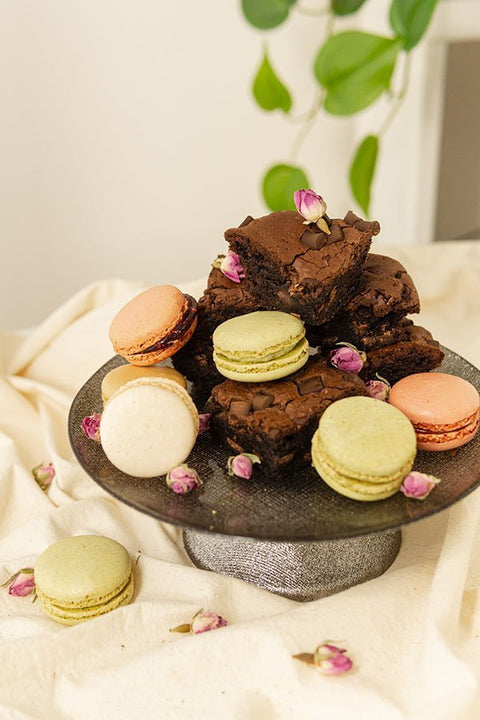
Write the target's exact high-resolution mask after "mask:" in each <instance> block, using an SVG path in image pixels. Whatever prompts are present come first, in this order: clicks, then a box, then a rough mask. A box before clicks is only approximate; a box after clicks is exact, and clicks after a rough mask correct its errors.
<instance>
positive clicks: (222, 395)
mask: <svg viewBox="0 0 480 720" xmlns="http://www.w3.org/2000/svg"><path fill="white" fill-rule="evenodd" d="M366 394H367V393H366V390H365V385H364V383H363V381H362V380H361V379H360V378H359V377H358V376H357V375H355V374H353V373H344V372H341V371H340V370H337V369H336V368H334V367H332V366H331V365H329V364H328V363H327V361H326V360H325V359H323V358H322V357H320V356H319V355H314V356H312V357H310V359H309V360H308V362H307V364H306V365H305V366H304V367H303V368H302V369H301V370H298V371H297V372H296V373H293V375H290V376H288V377H286V378H283V379H282V380H275V381H272V382H264V383H240V382H235V381H233V380H226V381H224V382H222V383H221V384H220V385H217V386H216V387H215V388H214V389H213V391H212V399H211V413H212V429H213V431H214V432H216V433H217V434H218V435H219V437H220V438H221V439H222V440H224V441H226V442H227V443H228V445H230V447H231V448H232V450H233V451H234V452H249V453H254V454H256V455H258V456H259V458H260V460H261V468H262V470H263V472H265V473H266V474H268V475H275V474H277V473H278V472H279V471H281V470H284V469H286V468H288V467H289V466H290V465H291V464H292V463H295V464H298V463H307V462H309V461H310V443H311V439H312V436H313V433H314V432H315V430H316V429H317V426H318V420H319V418H320V416H321V415H322V413H323V412H324V411H325V410H326V408H327V407H328V406H329V405H330V404H331V403H332V402H334V401H335V400H340V399H341V398H344V397H349V396H350V395H366Z"/></svg>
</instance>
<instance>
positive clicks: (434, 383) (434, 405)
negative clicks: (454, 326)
mask: <svg viewBox="0 0 480 720" xmlns="http://www.w3.org/2000/svg"><path fill="white" fill-rule="evenodd" d="M389 402H390V403H391V404H392V405H394V406H395V407H396V408H398V410H401V411H402V412H403V413H404V414H405V415H406V416H407V417H408V419H409V420H410V422H411V423H412V425H413V427H414V429H415V433H416V436H417V446H418V449H419V450H434V451H436V450H454V449H455V448H458V447H460V446H461V445H465V444H466V443H467V442H469V441H470V440H472V439H473V437H474V436H475V434H476V432H477V430H478V421H479V420H478V418H479V409H480V398H479V395H478V392H477V390H476V388H474V386H473V385H472V384H471V383H469V382H468V381H467V380H464V379H463V378H460V377H457V376H456V375H448V374H447V373H437V372H435V373H417V374H415V375H409V376H408V377H405V378H403V379H402V380H399V381H398V382H397V383H395V385H394V386H393V387H392V389H391V391H390V396H389Z"/></svg>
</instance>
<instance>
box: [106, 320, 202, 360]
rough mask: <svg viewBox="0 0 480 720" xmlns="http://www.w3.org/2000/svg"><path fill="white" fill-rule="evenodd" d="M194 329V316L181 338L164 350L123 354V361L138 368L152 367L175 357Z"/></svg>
mask: <svg viewBox="0 0 480 720" xmlns="http://www.w3.org/2000/svg"><path fill="white" fill-rule="evenodd" d="M196 327H197V317H196V316H195V317H194V318H193V320H192V322H191V324H190V325H189V326H188V327H187V328H186V329H185V330H184V331H183V332H182V335H181V337H179V338H178V339H177V340H174V341H173V342H171V343H170V344H169V345H168V347H166V348H165V349H163V350H156V351H154V350H151V351H150V352H145V353H141V352H134V353H132V354H130V353H125V354H123V357H124V358H125V360H128V362H129V363H131V364H132V365H138V366H140V367H145V366H147V365H154V364H155V363H159V362H162V361H163V360H167V359H168V358H169V357H172V355H175V353H176V352H178V351H179V350H180V348H182V347H183V346H184V345H186V344H187V342H188V341H189V340H190V338H191V337H192V335H193V333H194V332H195V329H196ZM153 344H154V342H153V343H152V345H153ZM147 347H150V345H148V346H147ZM119 355H122V353H120V352H119Z"/></svg>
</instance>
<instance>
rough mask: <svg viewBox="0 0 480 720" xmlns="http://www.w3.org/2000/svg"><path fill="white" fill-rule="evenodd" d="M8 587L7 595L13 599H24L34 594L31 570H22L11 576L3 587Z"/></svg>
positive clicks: (33, 579)
mask: <svg viewBox="0 0 480 720" xmlns="http://www.w3.org/2000/svg"><path fill="white" fill-rule="evenodd" d="M5 585H8V594H9V595H14V596H15V597H26V596H27V595H31V594H32V593H33V592H35V577H34V574H33V568H22V570H19V571H18V572H16V573H15V575H12V577H11V578H9V579H8V580H7V582H5V583H3V586H5Z"/></svg>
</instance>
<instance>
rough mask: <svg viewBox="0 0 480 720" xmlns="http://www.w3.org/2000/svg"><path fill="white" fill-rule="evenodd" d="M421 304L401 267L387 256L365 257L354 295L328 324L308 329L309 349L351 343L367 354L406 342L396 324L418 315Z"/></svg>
mask: <svg viewBox="0 0 480 720" xmlns="http://www.w3.org/2000/svg"><path fill="white" fill-rule="evenodd" d="M419 311H420V301H419V298H418V293H417V289H416V287H415V285H414V282H413V280H412V278H411V277H410V275H409V274H408V272H407V271H406V270H405V268H404V267H403V265H402V264H401V263H400V262H398V260H394V259H393V258H390V257H387V256H386V255H375V254H373V253H371V254H369V255H368V256H367V259H366V261H365V265H364V266H363V270H362V274H361V276H360V281H359V284H358V288H357V291H356V292H355V294H354V295H353V297H352V298H351V299H350V300H349V301H348V302H347V304H346V305H345V306H344V307H343V308H342V310H341V311H340V312H339V313H338V314H337V315H336V316H335V317H334V318H333V320H331V321H330V322H328V323H325V324H323V325H320V326H317V327H309V328H307V337H308V339H309V342H310V344H311V345H314V346H315V345H320V346H326V347H328V346H332V345H335V343H337V342H350V343H353V344H354V345H356V346H357V347H358V348H363V349H365V350H369V349H370V348H377V347H380V346H382V345H390V344H392V343H394V342H397V341H399V340H402V339H406V338H407V334H406V331H405V328H404V327H403V326H402V325H401V323H400V322H399V321H400V320H401V319H402V318H404V317H405V316H406V315H409V314H411V313H418V312H419Z"/></svg>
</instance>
